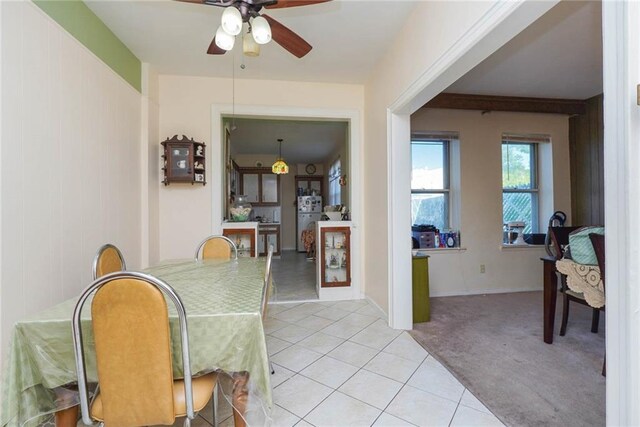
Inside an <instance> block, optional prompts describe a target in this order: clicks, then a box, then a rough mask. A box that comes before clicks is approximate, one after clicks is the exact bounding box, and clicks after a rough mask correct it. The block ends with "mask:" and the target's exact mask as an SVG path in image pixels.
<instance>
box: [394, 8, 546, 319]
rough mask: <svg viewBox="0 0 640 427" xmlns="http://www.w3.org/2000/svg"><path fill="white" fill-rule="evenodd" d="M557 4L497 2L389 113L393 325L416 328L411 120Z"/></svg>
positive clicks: (395, 103)
mask: <svg viewBox="0 0 640 427" xmlns="http://www.w3.org/2000/svg"><path fill="white" fill-rule="evenodd" d="M556 3H557V1H556V0H554V1H547V2H541V1H535V0H533V1H524V2H512V1H498V2H495V3H494V5H493V6H492V7H491V8H489V10H488V11H487V12H486V13H485V14H484V15H483V17H482V18H481V19H479V20H478V22H477V23H476V24H475V25H474V26H473V27H472V28H470V29H469V31H467V32H465V33H464V34H463V35H462V36H461V38H460V39H458V40H457V41H456V42H455V43H454V44H453V46H452V47H451V48H450V49H448V50H447V51H446V52H445V53H444V54H443V55H442V56H441V57H440V58H439V59H438V60H436V61H434V63H433V64H432V65H431V67H429V68H428V69H427V70H425V72H424V73H423V74H422V75H420V76H419V77H418V79H417V80H416V81H415V82H413V83H412V84H411V85H409V87H408V89H407V90H406V91H405V92H404V93H402V94H401V95H400V97H398V100H397V101H396V102H394V103H393V104H392V105H391V106H390V107H389V108H388V110H387V168H388V171H389V174H388V176H387V188H388V189H389V202H388V208H387V209H388V212H387V213H388V224H387V230H388V239H389V276H388V283H389V324H390V326H391V327H392V328H397V329H411V328H412V326H413V313H412V305H411V301H412V295H411V252H410V250H409V248H410V247H411V239H410V233H409V232H408V230H410V229H411V197H410V188H411V174H410V171H411V151H410V145H409V144H410V135H411V126H410V125H411V123H410V115H411V114H412V113H413V112H415V111H416V110H417V109H419V108H420V107H422V106H423V105H424V104H425V103H427V102H428V101H429V100H430V99H431V98H433V97H434V96H436V95H437V94H439V93H440V92H442V91H443V90H444V89H446V88H447V87H448V86H449V85H451V84H452V83H453V82H455V81H456V80H458V79H459V78H460V77H462V76H463V75H464V74H466V73H467V72H468V71H469V70H471V69H472V68H473V67H475V66H476V65H477V64H479V63H480V62H481V61H482V60H484V59H485V58H487V57H488V56H489V55H491V54H492V53H493V52H495V51H496V50H497V49H498V48H500V47H501V46H502V45H503V44H504V43H506V42H507V41H509V40H510V39H511V38H513V37H514V36H515V35H517V34H519V33H520V32H521V31H522V30H524V29H525V28H526V27H528V26H529V25H530V24H531V23H532V22H534V21H535V20H536V19H538V18H539V17H540V16H542V15H543V14H544V13H546V12H547V11H548V10H549V9H551V8H552V7H553V6H554V5H555V4H556Z"/></svg>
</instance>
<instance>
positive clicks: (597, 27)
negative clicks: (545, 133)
mask: <svg viewBox="0 0 640 427" xmlns="http://www.w3.org/2000/svg"><path fill="white" fill-rule="evenodd" d="M445 92H450V93H468V94H478V95H502V96H524V97H540V98H567V99H587V98H590V97H592V96H595V95H598V94H600V93H602V25H601V4H600V2H598V1H587V2H581V1H562V2H560V3H559V4H558V5H556V6H555V7H553V8H552V9H551V10H550V11H549V12H547V13H546V14H545V15H544V16H542V17H541V18H540V19H539V20H538V21H536V22H535V23H533V24H532V25H531V26H529V27H528V28H527V29H525V30H524V31H523V32H522V33H520V34H518V35H517V36H516V37H514V38H513V39H512V40H511V41H509V42H508V43H507V44H506V45H504V46H503V47H502V48H500V49H499V50H497V51H496V52H495V53H494V54H493V55H491V56H490V57H489V58H487V59H486V60H484V61H483V62H482V63H480V64H479V65H478V66H476V67H475V68H474V69H473V70H471V71H470V72H468V73H467V74H466V75H465V76H463V77H462V78H460V79H459V80H458V81H457V82H455V83H454V84H453V85H451V86H449V87H448V88H447V89H446V90H445Z"/></svg>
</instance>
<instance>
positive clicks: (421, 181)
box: [411, 137, 449, 230]
mask: <svg viewBox="0 0 640 427" xmlns="http://www.w3.org/2000/svg"><path fill="white" fill-rule="evenodd" d="M411 223H412V224H417V225H422V224H430V225H434V226H436V228H438V229H439V230H445V229H448V228H449V141H448V140H436V139H427V138H424V139H422V138H417V137H414V138H412V141H411Z"/></svg>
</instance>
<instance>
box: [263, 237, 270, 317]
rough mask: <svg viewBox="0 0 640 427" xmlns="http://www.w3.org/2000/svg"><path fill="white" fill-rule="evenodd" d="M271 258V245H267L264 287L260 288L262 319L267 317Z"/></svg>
mask: <svg viewBox="0 0 640 427" xmlns="http://www.w3.org/2000/svg"><path fill="white" fill-rule="evenodd" d="M272 260H273V245H269V251H268V252H267V264H266V266H265V270H264V287H263V288H262V319H263V320H264V319H266V318H267V306H268V304H269V297H270V293H271V286H272V277H271V264H272Z"/></svg>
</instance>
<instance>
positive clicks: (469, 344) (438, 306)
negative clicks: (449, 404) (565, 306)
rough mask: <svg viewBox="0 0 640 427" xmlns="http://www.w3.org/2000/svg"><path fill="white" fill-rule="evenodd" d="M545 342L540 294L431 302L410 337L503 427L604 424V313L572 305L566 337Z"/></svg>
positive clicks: (558, 319)
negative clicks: (596, 326) (594, 323)
mask: <svg viewBox="0 0 640 427" xmlns="http://www.w3.org/2000/svg"><path fill="white" fill-rule="evenodd" d="M561 301H562V299H561V296H560V295H559V296H558V307H557V310H556V331H555V335H554V342H553V344H551V345H549V344H545V343H544V342H543V341H542V292H523V293H511V294H493V295H474V296H464V297H446V298H432V299H431V319H432V320H431V322H428V323H419V324H415V325H414V330H413V331H411V335H412V336H413V337H414V338H415V339H416V340H417V341H418V342H419V343H420V344H421V345H422V346H423V347H424V348H425V349H427V351H428V352H429V353H431V354H432V355H433V356H434V357H435V358H436V359H438V360H439V361H440V362H441V363H442V364H444V365H445V366H446V367H447V368H448V369H449V370H450V371H451V372H452V373H453V374H454V375H455V376H456V377H457V378H458V380H459V381H460V382H461V383H462V384H463V385H464V386H466V387H467V388H468V389H469V391H471V392H472V393H473V394H474V395H475V396H476V397H477V398H478V399H480V401H481V402H482V403H484V404H485V405H486V406H487V407H488V408H489V409H490V410H491V411H492V412H493V413H494V414H495V415H496V416H497V417H498V418H499V419H500V420H501V421H502V422H503V423H505V424H506V425H508V426H540V425H545V426H551V425H553V426H603V425H605V378H604V377H603V376H602V375H601V370H602V361H603V356H604V346H605V344H604V329H605V328H604V317H605V316H604V313H601V315H600V330H599V333H598V334H592V333H591V332H590V329H591V310H590V309H589V308H587V307H584V306H581V305H580V304H575V303H572V304H571V313H570V316H569V323H568V327H567V334H566V335H565V336H564V337H561V336H559V335H558V331H559V329H560V315H561V311H562V305H561Z"/></svg>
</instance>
